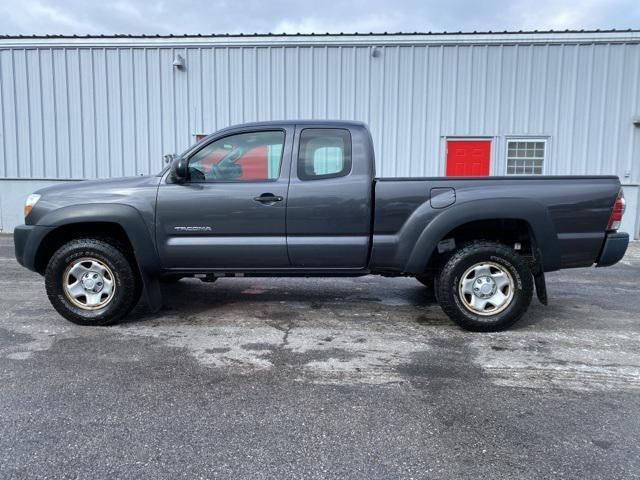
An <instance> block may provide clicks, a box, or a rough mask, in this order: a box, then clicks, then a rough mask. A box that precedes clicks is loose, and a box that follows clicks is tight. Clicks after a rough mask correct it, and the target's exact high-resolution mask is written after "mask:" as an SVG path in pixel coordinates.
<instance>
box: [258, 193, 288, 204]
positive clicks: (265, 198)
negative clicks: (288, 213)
mask: <svg viewBox="0 0 640 480" xmlns="http://www.w3.org/2000/svg"><path fill="white" fill-rule="evenodd" d="M254 200H255V201H256V202H260V203H275V202H281V201H282V200H284V198H283V197H280V196H278V195H274V194H273V193H263V194H262V195H260V196H259V197H255V198H254Z"/></svg>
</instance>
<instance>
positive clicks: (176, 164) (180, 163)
mask: <svg viewBox="0 0 640 480" xmlns="http://www.w3.org/2000/svg"><path fill="white" fill-rule="evenodd" d="M188 174H189V172H188V169H187V160H186V159H185V158H182V157H176V158H174V159H173V160H172V161H171V179H172V181H173V182H174V183H183V182H186V181H187V177H188Z"/></svg>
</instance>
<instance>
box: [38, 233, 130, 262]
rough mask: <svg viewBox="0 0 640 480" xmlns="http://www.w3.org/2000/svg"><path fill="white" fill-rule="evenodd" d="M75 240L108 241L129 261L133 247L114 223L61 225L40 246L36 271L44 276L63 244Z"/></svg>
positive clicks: (125, 234)
mask: <svg viewBox="0 0 640 480" xmlns="http://www.w3.org/2000/svg"><path fill="white" fill-rule="evenodd" d="M76 238H99V239H103V240H107V241H110V242H111V243H113V244H114V245H115V246H117V247H118V249H120V250H121V251H122V252H123V253H124V254H125V255H126V256H127V258H129V259H133V246H132V245H131V242H130V241H129V237H128V236H127V233H126V232H125V230H124V228H122V225H120V224H119V223H114V222H87V223H71V224H68V225H62V226H60V227H58V228H56V229H55V230H53V231H52V232H50V233H49V234H48V235H47V236H46V237H45V238H44V239H43V240H42V243H41V244H40V247H39V248H38V253H37V254H36V258H35V268H36V271H37V272H39V273H41V274H44V271H45V269H46V268H47V264H48V263H49V259H50V258H51V256H52V255H53V254H54V253H55V252H56V250H58V249H59V248H60V247H61V246H62V245H64V244H65V243H67V242H69V241H71V240H73V239H76Z"/></svg>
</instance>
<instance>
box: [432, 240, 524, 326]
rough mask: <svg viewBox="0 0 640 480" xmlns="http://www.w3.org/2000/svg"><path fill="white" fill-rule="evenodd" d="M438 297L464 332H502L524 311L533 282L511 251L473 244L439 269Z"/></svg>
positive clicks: (502, 247)
mask: <svg viewBox="0 0 640 480" xmlns="http://www.w3.org/2000/svg"><path fill="white" fill-rule="evenodd" d="M436 285H437V287H436V288H437V290H438V291H437V298H438V302H439V303H440V306H441V307H442V309H443V310H444V312H445V313H446V314H447V315H448V316H449V318H451V319H452V320H453V321H454V322H456V323H457V324H458V325H460V326H461V327H462V328H464V329H465V330H471V331H476V332H494V331H500V330H504V329H506V328H508V327H510V326H511V325H513V324H514V323H515V322H517V321H518V320H519V319H520V318H521V317H522V315H524V313H525V312H526V311H527V308H528V307H529V304H530V303H531V297H532V295H533V280H532V277H531V271H530V270H529V267H528V266H527V264H526V262H525V261H524V260H523V259H522V257H521V256H520V255H518V254H517V253H516V252H515V251H514V250H513V249H511V248H509V247H507V246H505V245H502V244H499V243H495V242H487V241H475V242H470V243H468V244H465V245H464V246H463V247H462V248H460V249H459V250H458V251H456V252H455V253H454V254H453V255H452V256H451V257H450V258H449V259H448V260H447V262H446V263H445V264H444V265H443V267H442V268H441V270H440V273H439V276H438V281H437V282H436Z"/></svg>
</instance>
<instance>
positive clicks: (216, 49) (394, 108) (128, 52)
mask: <svg viewBox="0 0 640 480" xmlns="http://www.w3.org/2000/svg"><path fill="white" fill-rule="evenodd" d="M321 42H322V40H321V39H318V44H317V45H310V46H309V45H307V46H268V45H267V46H262V45H260V46H245V47H228V46H198V47H185V48H164V47H158V48H155V47H135V46H121V47H105V48H101V47H90V48H89V47H82V46H79V47H68V48H53V47H52V48H44V47H29V48H18V47H13V48H3V49H1V50H0V104H1V106H2V108H1V113H2V115H1V116H0V123H1V125H0V134H1V135H2V138H1V142H0V143H1V144H2V148H1V150H0V155H1V159H0V178H38V179H40V178H41V179H70V178H103V177H113V176H120V175H136V174H142V173H148V172H156V171H158V170H160V168H161V167H162V160H161V157H162V154H164V153H170V152H175V151H181V150H183V149H184V148H186V147H187V146H188V145H190V144H191V143H193V141H194V137H193V135H194V134H195V133H201V132H205V133H209V132H212V131H215V130H216V129H219V128H221V127H224V126H227V125H230V124H234V123H241V122H247V121H254V120H268V119H282V118H287V119H290V118H319V119H321V118H332V119H356V120H362V121H365V122H367V123H368V124H369V125H370V127H371V130H372V134H373V137H374V141H375V144H376V149H377V150H376V151H377V168H378V174H379V175H381V176H417V175H438V174H443V172H444V140H443V137H446V136H488V137H494V145H493V151H492V173H493V174H504V171H505V166H504V163H505V161H504V155H505V152H504V142H505V136H508V135H516V136H517V135H539V136H542V137H548V139H549V140H548V152H547V159H546V168H545V172H546V173H547V174H596V173H598V174H599V173H613V174H617V175H619V176H620V177H621V178H622V179H623V182H625V183H638V182H640V162H639V161H638V157H639V156H640V133H639V131H640V129H639V128H637V127H634V125H633V117H634V116H638V115H640V95H639V90H640V82H639V80H640V45H638V44H637V43H626V44H625V43H591V44H577V43H575V44H517V43H515V44H503V45H495V44H487V45H482V44H477V45H473V44H471V45H468V44H460V45H444V44H443V45H432V44H424V45H420V44H415V45H382V46H378V47H375V48H377V53H378V55H377V56H373V55H372V53H373V49H374V46H373V45H359V46H348V45H345V46H330V45H322V43H321ZM178 54H179V55H181V56H182V57H183V58H184V60H185V67H186V68H185V69H183V70H179V69H177V68H175V67H173V66H172V63H173V61H174V57H175V56H176V55H178ZM634 159H635V161H634Z"/></svg>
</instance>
